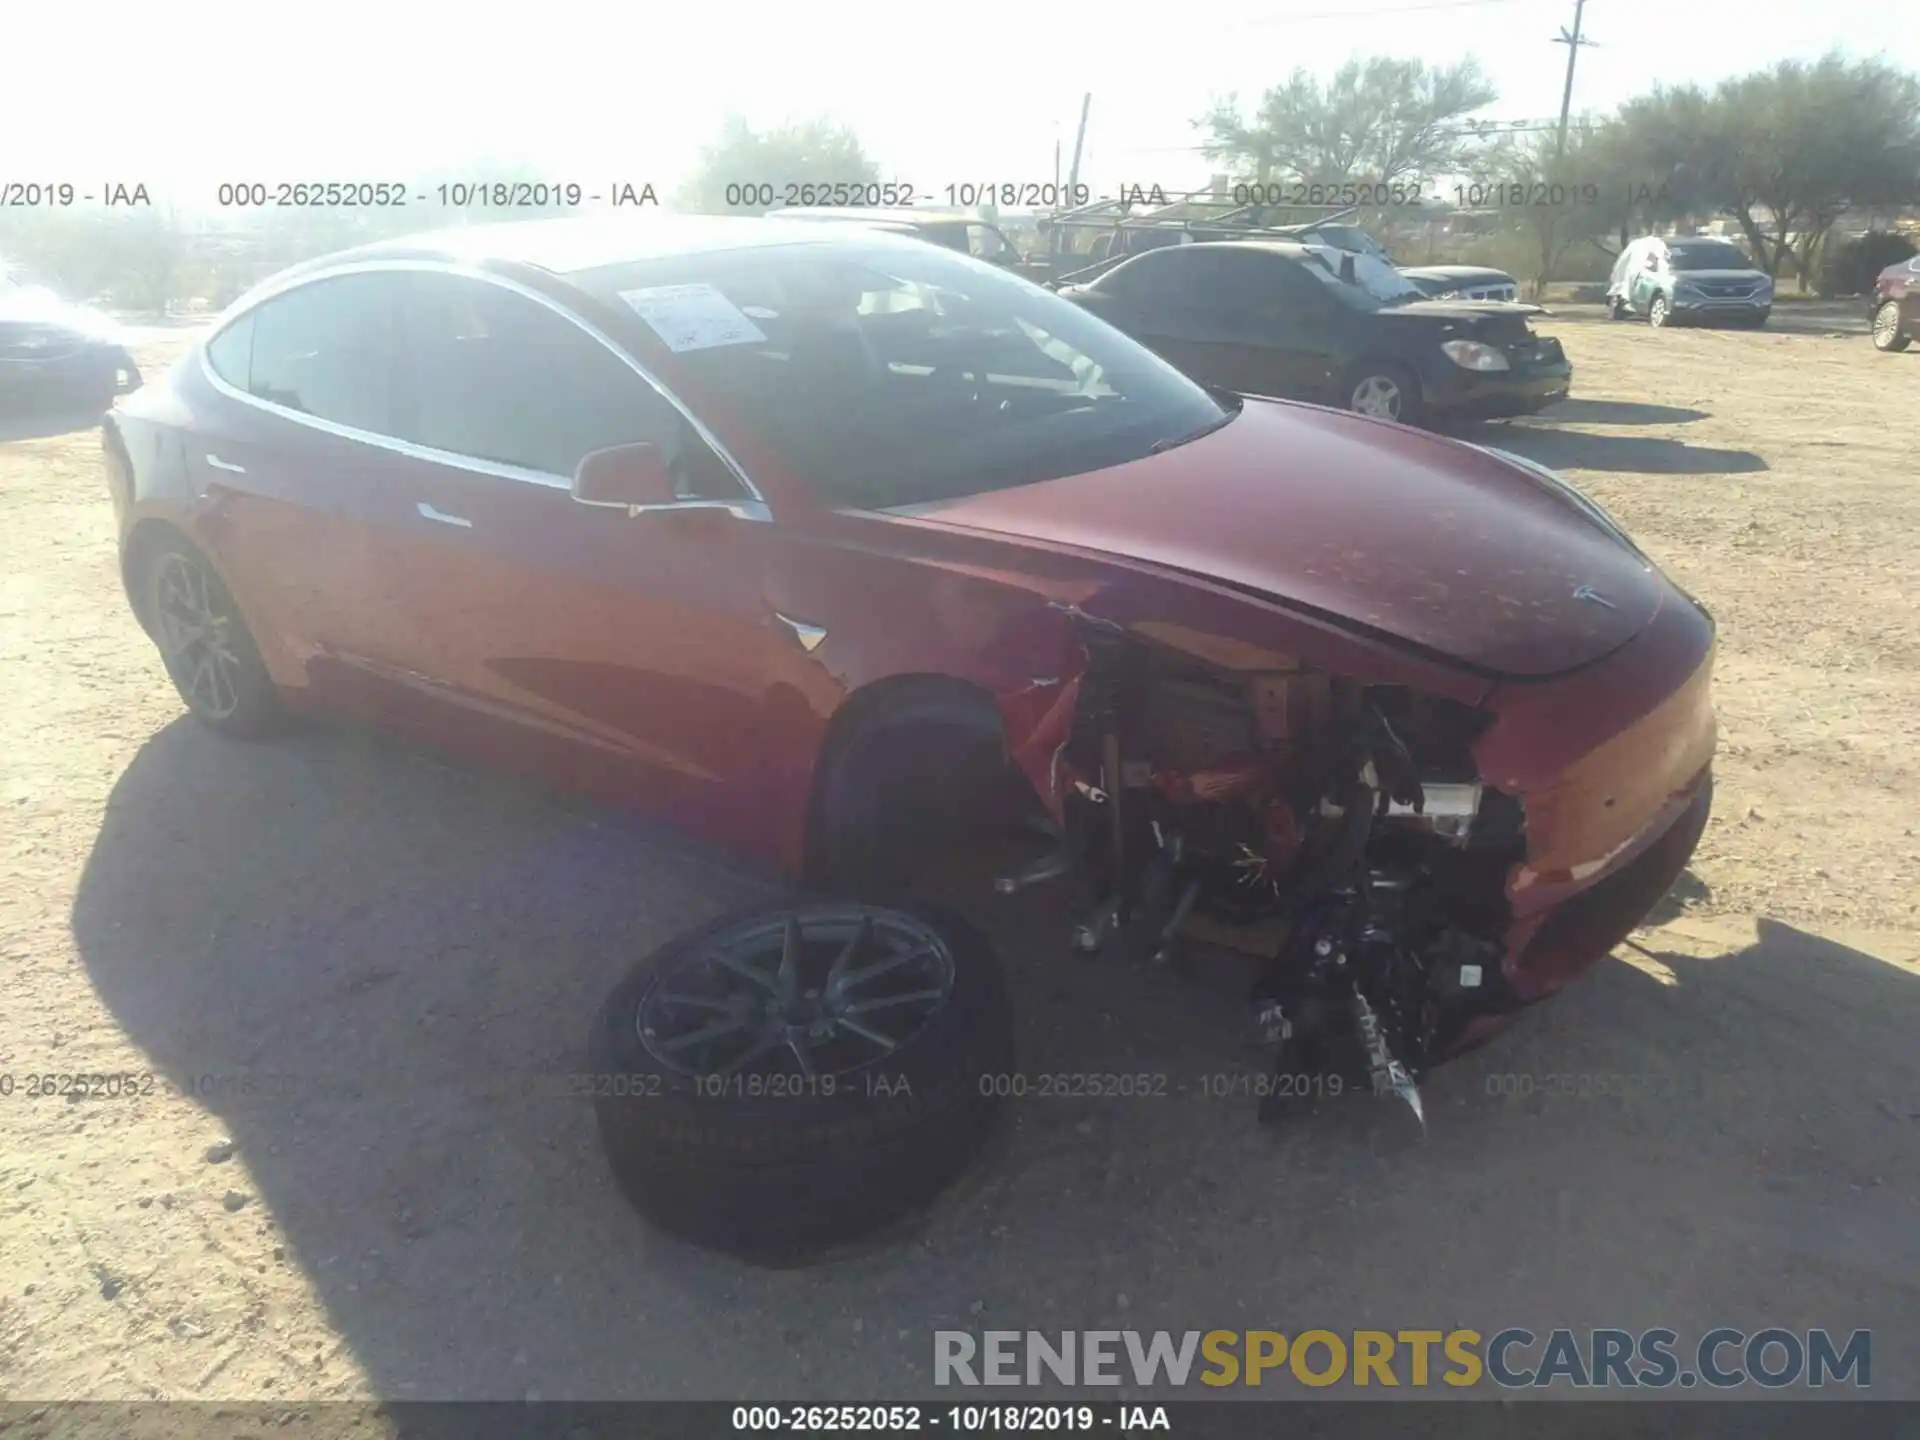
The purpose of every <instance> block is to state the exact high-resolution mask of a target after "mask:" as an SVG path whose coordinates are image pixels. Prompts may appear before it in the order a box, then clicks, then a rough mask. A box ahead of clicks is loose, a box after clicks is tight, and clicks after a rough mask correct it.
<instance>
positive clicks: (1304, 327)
mask: <svg viewBox="0 0 1920 1440" xmlns="http://www.w3.org/2000/svg"><path fill="white" fill-rule="evenodd" d="M1250 258H1251V259H1253V260H1255V261H1256V262H1257V263H1256V266H1255V267H1253V269H1254V273H1251V274H1249V276H1248V277H1247V278H1248V280H1249V281H1250V282H1251V289H1250V291H1249V293H1248V294H1247V297H1246V305H1247V307H1248V309H1249V311H1251V312H1252V313H1254V314H1255V315H1257V316H1258V317H1259V324H1260V348H1261V363H1262V365H1263V366H1264V368H1265V369H1266V370H1267V372H1268V373H1270V374H1271V375H1272V377H1273V382H1274V385H1275V387H1276V388H1275V389H1273V390H1272V391H1270V392H1267V393H1271V394H1275V395H1280V396H1284V397H1285V398H1287V399H1293V400H1326V399H1330V398H1332V396H1333V395H1334V393H1335V391H1336V390H1337V389H1338V381H1339V379H1340V376H1341V374H1342V373H1343V372H1344V371H1345V369H1346V366H1347V363H1348V361H1349V359H1351V358H1352V352H1353V348H1354V340H1355V334H1356V320H1357V317H1356V316H1355V315H1354V314H1353V312H1351V311H1349V310H1347V309H1346V307H1344V306H1343V305H1342V304H1341V303H1340V301H1339V300H1338V299H1336V298H1335V296H1334V294H1333V289H1332V286H1331V285H1330V284H1329V283H1328V282H1327V281H1325V280H1321V279H1319V278H1318V277H1316V276H1314V275H1313V274H1311V273H1309V271H1308V269H1307V266H1308V264H1309V263H1311V262H1307V261H1299V260H1292V259H1289V258H1287V257H1286V256H1282V255H1273V256H1261V255H1252V256H1250Z"/></svg>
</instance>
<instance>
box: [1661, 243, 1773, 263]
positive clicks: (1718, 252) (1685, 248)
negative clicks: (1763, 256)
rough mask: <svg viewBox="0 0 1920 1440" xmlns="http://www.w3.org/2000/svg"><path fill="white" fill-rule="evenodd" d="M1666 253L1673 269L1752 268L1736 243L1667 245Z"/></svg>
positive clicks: (1749, 261)
mask: <svg viewBox="0 0 1920 1440" xmlns="http://www.w3.org/2000/svg"><path fill="white" fill-rule="evenodd" d="M1667 255H1668V258H1669V260H1670V262H1671V263H1672V265H1673V268H1674V269H1675V270H1751V269H1753V261H1751V260H1749V259H1748V258H1747V257H1746V255H1745V253H1744V252H1742V251H1741V249H1740V248H1739V247H1738V246H1737V245H1728V244H1726V243H1724V242H1722V241H1713V242H1710V243H1708V244H1705V245H1669V246H1668V247H1667Z"/></svg>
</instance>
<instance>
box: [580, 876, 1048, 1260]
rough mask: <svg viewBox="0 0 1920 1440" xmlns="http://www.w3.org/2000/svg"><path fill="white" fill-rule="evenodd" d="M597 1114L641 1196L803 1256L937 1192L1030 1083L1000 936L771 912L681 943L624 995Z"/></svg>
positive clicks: (879, 916)
mask: <svg viewBox="0 0 1920 1440" xmlns="http://www.w3.org/2000/svg"><path fill="white" fill-rule="evenodd" d="M591 1060H592V1080H593V1103H594V1114H595V1118H596V1120H597V1122H598V1124H599V1129H600V1137H601V1140H602V1142H603V1143H604V1145H605V1148H606V1152H607V1158H608V1161H609V1163H610V1164H611V1166H612V1169H613V1172H614V1175H615V1178H616V1179H617V1180H618V1181H619V1183H620V1186H621V1189H622V1190H623V1191H624V1192H625V1194H626V1195H627V1197H628V1199H629V1200H630V1201H632V1203H633V1204H634V1206H635V1208H636V1209H638V1210H639V1211H640V1212H641V1213H642V1214H643V1215H645V1216H647V1217H648V1218H649V1219H651V1220H653V1221H654V1222H655V1223H656V1224H658V1225H660V1226H661V1227H662V1228H663V1229H666V1230H669V1231H672V1232H674V1233H676V1234H679V1235H682V1236H684V1237H686V1238H688V1239H690V1240H694V1241H697V1242H699V1243H703V1244H707V1245H712V1246H715V1247H717V1248H720V1249H723V1250H728V1251H731V1252H733V1253H734V1254H737V1255H740V1256H742V1257H744V1258H746V1259H749V1260H753V1261H757V1262H760V1263H765V1264H793V1263H797V1262H800V1261H804V1260H806V1259H809V1258H812V1257H813V1256H815V1255H816V1254H818V1253H819V1251H821V1250H822V1249H825V1248H829V1247H832V1246H835V1245H839V1244H843V1243H845V1242H848V1241H851V1240H854V1239H857V1238H859V1237H861V1236H863V1235H867V1234H870V1233H871V1232H873V1231H875V1230H880V1229H885V1228H887V1227H888V1226H890V1225H892V1224H894V1223H895V1222H897V1221H899V1220H902V1219H904V1218H905V1217H907V1216H908V1215H910V1214H911V1213H913V1212H914V1211H916V1210H918V1209H921V1208H923V1207H924V1206H926V1205H927V1204H929V1203H931V1202H932V1201H933V1199H934V1198H935V1197H936V1196H938V1194H939V1193H940V1191H941V1190H942V1189H943V1188H945V1187H946V1186H947V1185H948V1184H949V1183H950V1182H951V1181H952V1180H953V1179H954V1178H956V1177H957V1176H958V1175H959V1174H960V1172H961V1171H962V1170H964V1169H965V1168H966V1166H967V1165H968V1163H969V1162H970V1161H971V1160H972V1159H973V1157H974V1155H975V1154H976V1153H977V1152H978V1150H979V1147H980V1145H981V1143H982V1142H983V1141H984V1139H985V1138H986V1136H987V1134H988V1131H989V1129H990V1127H991V1124H992V1122H993V1119H994V1117H995V1116H996V1114H997V1113H998V1108H999V1106H998V1100H997V1098H996V1097H997V1096H999V1095H1005V1094H1006V1093H1008V1091H1009V1090H1010V1089H1011V1088H1012V1087H1011V1083H1010V1082H1009V1081H1008V1080H1007V1077H1008V1076H1009V1075H1010V1074H1011V1073H1012V1068H1013V1025H1012V1012H1011V1007H1010V1005H1009V1003H1008V1000H1007V994H1006V988H1005V982H1004V980H1003V978H1002V975H1001V971H1000V966H999V962H998V960H997V959H996V958H995V956H994V954H993V951H992V949H991V948H990V947H989V946H988V944H987V942H986V939H985V938H984V937H983V936H982V935H981V934H980V933H979V932H978V931H977V930H975V929H974V928H973V927H971V926H970V925H967V924H965V923H964V922H962V921H960V920H957V919H955V918H953V917H952V916H949V915H946V914H944V913H941V912H939V911H935V910H930V909H928V908H926V907H925V906H921V905H914V906H912V907H905V908H903V907H877V906H871V905H865V904H861V903H858V902H854V901H840V900H829V901H816V902H802V903H790V904H782V905H773V906H761V907H756V908H755V909H752V910H748V911H746V912H744V913H741V914H738V915H734V916H729V917H727V918H725V919H722V920H719V921H716V922H715V923H713V924H711V925H709V926H706V927H705V928H704V929H701V930H698V931H695V932H694V933H693V934H691V935H687V936H683V937H681V938H680V939H677V940H672V941H669V942H668V943H667V944H666V945H663V946H662V947H660V948H659V949H658V950H656V951H654V952H653V953H652V954H651V955H649V956H647V957H646V958H645V959H643V960H642V961H640V963H639V964H638V965H636V966H635V967H634V968H633V970H632V971H631V972H630V973H629V974H628V975H627V977H626V978H625V979H624V980H622V981H621V982H620V984H619V985H618V986H617V987H616V988H615V989H614V991H613V993H612V995H610V996H609V997H608V999H607V1002H606V1005H605V1006H604V1007H603V1008H602V1010H601V1012H600V1017H599V1020H598V1022H597V1023H596V1024H595V1026H594V1030H593V1037H592V1043H591Z"/></svg>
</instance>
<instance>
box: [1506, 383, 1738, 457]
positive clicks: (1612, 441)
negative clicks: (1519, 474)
mask: <svg viewBox="0 0 1920 1440" xmlns="http://www.w3.org/2000/svg"><path fill="white" fill-rule="evenodd" d="M1569 403H1573V402H1569ZM1589 403H1595V404H1598V403H1601V402H1597V401H1596V402H1589ZM1562 418H1565V419H1569V420H1570V419H1572V417H1571V416H1566V417H1563V416H1562V415H1561V414H1560V408H1559V407H1556V408H1555V409H1554V410H1552V411H1549V412H1546V413H1544V414H1543V415H1542V416H1541V417H1540V418H1539V419H1537V420H1529V421H1524V422H1520V423H1517V424H1513V425H1507V426H1504V427H1502V429H1501V430H1500V433H1499V434H1498V435H1497V436H1492V437H1490V440H1489V443H1491V444H1495V445H1498V446H1499V447H1500V448H1501V449H1503V450H1511V451H1513V452H1514V453H1515V454H1517V455H1524V456H1526V457H1527V458H1528V459H1529V460H1535V461H1538V462H1539V463H1540V464H1542V465H1545V466H1548V467H1549V468H1551V469H1554V470H1601V471H1613V472H1616V473H1622V474H1635V475H1749V474H1752V473H1754V472H1755V471H1759V470H1767V469H1770V468H1771V467H1770V466H1769V465H1768V464H1767V462H1766V461H1765V460H1763V459H1762V458H1761V457H1760V456H1758V455H1756V454H1754V453H1753V451H1751V450H1721V449H1718V448H1716V447H1714V446H1710V445H1688V444H1686V443H1685V442H1684V441H1680V440H1662V439H1658V438H1656V437H1654V436H1650V435H1595V434H1592V433H1590V432H1588V431H1585V430H1555V429H1552V428H1551V422H1553V421H1555V420H1559V419H1562ZM1604 423H1607V424H1618V423H1623V422H1619V421H1607V422H1604ZM1638 423H1641V424H1654V423H1657V422H1655V421H1652V420H1645V421H1641V422H1638Z"/></svg>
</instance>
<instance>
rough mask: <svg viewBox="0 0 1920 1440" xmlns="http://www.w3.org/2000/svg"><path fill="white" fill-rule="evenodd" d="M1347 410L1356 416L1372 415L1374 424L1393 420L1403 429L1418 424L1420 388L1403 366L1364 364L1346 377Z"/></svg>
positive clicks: (1370, 362)
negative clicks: (1377, 421) (1376, 421)
mask: <svg viewBox="0 0 1920 1440" xmlns="http://www.w3.org/2000/svg"><path fill="white" fill-rule="evenodd" d="M1346 394H1347V408H1348V409H1349V410H1351V411H1353V413H1354V414H1356V415H1371V416H1372V417H1373V418H1374V419H1376V420H1393V421H1397V422H1398V423H1400V424H1402V425H1412V424H1415V423H1417V422H1418V420H1419V415H1420V387H1419V384H1418V382H1417V381H1415V379H1414V378H1413V372H1412V371H1410V370H1408V369H1407V368H1406V367H1405V366H1403V365H1394V364H1390V363H1388V362H1386V361H1365V362H1362V363H1361V364H1359V365H1357V366H1355V367H1354V369H1353V370H1352V372H1351V373H1350V374H1349V375H1348V376H1347V384H1346Z"/></svg>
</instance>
